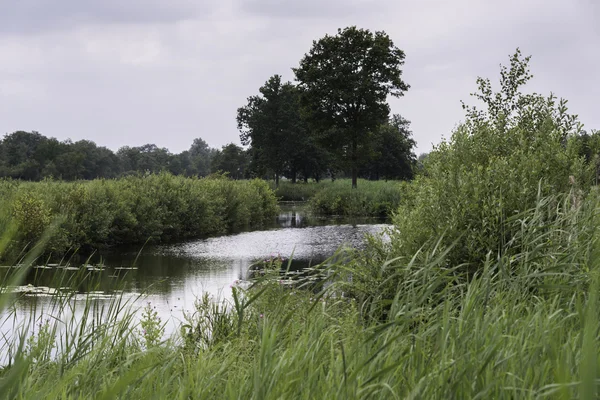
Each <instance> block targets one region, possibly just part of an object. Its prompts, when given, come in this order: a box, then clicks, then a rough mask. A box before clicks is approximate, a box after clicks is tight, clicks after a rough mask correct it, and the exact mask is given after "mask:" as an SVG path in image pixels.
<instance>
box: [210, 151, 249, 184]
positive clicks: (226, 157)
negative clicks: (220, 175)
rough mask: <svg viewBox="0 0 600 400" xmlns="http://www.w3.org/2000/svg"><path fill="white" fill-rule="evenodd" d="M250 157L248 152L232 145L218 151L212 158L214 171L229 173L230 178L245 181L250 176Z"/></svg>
mask: <svg viewBox="0 0 600 400" xmlns="http://www.w3.org/2000/svg"><path fill="white" fill-rule="evenodd" d="M249 164H250V156H249V154H248V151H246V150H244V149H243V148H241V147H240V146H237V145H235V144H233V143H230V144H228V145H226V146H223V148H222V149H221V150H217V151H216V152H215V154H214V156H213V158H212V167H211V169H212V171H221V172H224V173H227V175H228V176H229V177H230V178H233V179H243V178H245V177H246V176H247V175H248V167H249Z"/></svg>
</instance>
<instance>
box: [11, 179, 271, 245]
mask: <svg viewBox="0 0 600 400" xmlns="http://www.w3.org/2000/svg"><path fill="white" fill-rule="evenodd" d="M0 193H3V194H5V197H3V200H4V202H3V204H4V206H5V207H8V208H9V209H10V210H11V211H10V213H11V214H12V217H13V219H14V222H15V223H16V224H17V225H18V226H19V229H18V230H19V233H20V236H19V240H18V241H17V242H14V243H13V246H12V248H13V249H19V251H20V250H22V249H23V246H25V245H26V244H27V243H35V242H36V241H37V240H39V239H40V237H41V236H42V234H43V233H44V231H45V230H46V229H47V228H48V227H49V226H50V224H51V223H53V222H54V221H59V226H58V228H57V229H56V230H55V232H54V234H53V237H52V238H51V239H50V242H49V243H48V247H47V250H48V252H54V253H56V254H61V253H63V252H65V251H67V250H68V249H75V248H87V249H94V248H99V247H104V246H112V245H117V244H129V243H143V242H145V241H146V240H150V241H155V242H157V241H172V240H180V239H185V238H194V237H203V236H209V235H217V234H224V233H228V232H233V231H237V230H240V229H245V228H252V227H261V226H264V225H265V224H268V223H269V222H270V221H272V219H273V218H274V216H275V215H276V213H277V211H278V206H277V200H276V198H275V196H274V194H273V192H272V191H271V190H270V189H269V187H268V185H267V184H266V183H265V182H262V181H258V180H256V181H233V180H230V179H226V178H224V177H216V178H215V177H212V178H205V179H197V178H184V177H179V176H173V175H170V174H167V173H162V174H158V175H145V176H128V177H124V178H121V179H113V180H105V179H99V180H93V181H83V182H57V181H51V180H44V181H42V182H37V183H32V182H17V181H10V180H3V181H0Z"/></svg>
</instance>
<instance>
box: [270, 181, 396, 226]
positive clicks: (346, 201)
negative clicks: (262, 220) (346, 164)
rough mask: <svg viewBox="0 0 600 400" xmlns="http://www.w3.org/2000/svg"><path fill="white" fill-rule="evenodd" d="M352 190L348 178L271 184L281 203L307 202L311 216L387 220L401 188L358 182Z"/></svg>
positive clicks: (394, 207)
mask: <svg viewBox="0 0 600 400" xmlns="http://www.w3.org/2000/svg"><path fill="white" fill-rule="evenodd" d="M358 183H359V184H360V187H359V188H358V189H352V186H351V181H350V179H338V180H335V181H333V182H332V181H320V182H310V183H291V182H287V181H285V182H280V183H279V186H278V187H276V186H275V185H274V184H272V185H271V187H272V188H273V190H274V191H275V195H276V196H277V197H278V198H279V199H280V200H281V201H307V202H308V204H309V208H310V210H311V212H312V213H313V214H315V215H327V216H346V217H377V218H391V216H392V213H393V212H394V211H395V210H396V209H397V208H398V206H399V205H400V198H401V196H402V193H403V188H404V187H405V186H404V185H403V184H402V183H401V182H398V181H388V182H384V181H369V180H364V179H359V180H358Z"/></svg>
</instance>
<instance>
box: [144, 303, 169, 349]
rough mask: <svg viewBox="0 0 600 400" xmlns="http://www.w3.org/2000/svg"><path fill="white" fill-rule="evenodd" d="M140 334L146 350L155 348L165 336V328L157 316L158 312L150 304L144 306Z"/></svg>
mask: <svg viewBox="0 0 600 400" xmlns="http://www.w3.org/2000/svg"><path fill="white" fill-rule="evenodd" d="M140 334H141V336H142V339H143V340H144V343H145V345H146V349H150V348H152V347H155V346H157V345H158V344H159V343H160V342H161V341H162V338H163V336H164V334H165V326H164V324H163V323H162V321H161V319H160V317H159V316H158V312H157V311H156V310H155V309H154V308H152V304H151V303H150V302H148V303H147V304H146V307H144V309H143V312H142V318H141V320H140Z"/></svg>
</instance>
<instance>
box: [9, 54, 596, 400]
mask: <svg viewBox="0 0 600 400" xmlns="http://www.w3.org/2000/svg"><path fill="white" fill-rule="evenodd" d="M528 60H529V59H528V58H523V57H522V56H521V54H520V52H519V51H517V52H516V53H515V54H514V55H513V56H512V57H511V59H510V66H508V67H503V69H502V70H501V80H500V86H501V87H500V91H498V92H494V91H493V90H492V85H491V83H490V81H489V80H486V79H479V80H478V91H477V92H476V93H475V96H476V98H478V99H479V100H481V101H483V104H484V105H485V108H484V109H477V108H472V107H470V106H465V109H466V111H467V114H466V120H465V123H464V124H461V125H460V126H459V127H458V128H457V129H456V130H455V132H454V133H453V135H452V137H451V139H450V140H449V141H447V142H443V143H441V144H440V145H439V146H437V147H436V148H435V149H434V150H433V151H432V152H431V153H430V154H429V156H428V157H427V158H426V160H425V162H424V166H423V169H424V171H423V174H422V175H420V176H419V177H418V178H417V179H416V180H415V181H413V182H411V183H408V184H405V188H403V192H404V193H406V194H405V195H403V196H402V198H401V199H400V200H399V201H400V203H399V206H398V211H397V212H396V213H395V216H394V227H393V229H391V230H390V231H389V232H388V237H389V240H384V237H373V238H370V239H369V242H368V246H367V248H366V250H365V251H363V252H357V251H353V250H347V251H346V252H345V253H343V254H342V253H340V254H338V255H336V256H334V257H333V258H332V259H331V260H329V261H327V262H325V263H323V264H322V265H320V266H318V267H316V268H314V269H313V270H312V271H311V273H310V274H309V275H311V276H308V277H306V278H305V279H304V278H302V279H300V280H296V281H294V282H291V283H290V280H291V278H289V277H287V276H286V275H285V274H283V273H282V272H281V271H282V269H285V262H283V263H282V262H281V261H279V260H278V259H276V260H271V262H265V265H264V266H263V267H264V268H265V269H264V271H265V274H264V278H261V279H257V280H256V281H255V282H254V284H253V286H252V287H251V288H249V289H246V290H242V289H240V288H237V287H234V289H233V298H232V300H231V301H230V302H227V303H218V302H216V303H215V302H211V301H210V300H209V299H208V298H204V299H199V301H198V303H197V305H196V312H195V313H194V314H193V315H190V316H189V319H188V321H187V322H186V323H185V324H184V325H183V326H182V327H181V328H182V329H181V333H180V335H175V336H174V337H172V338H170V339H167V340H165V341H162V342H161V341H160V340H157V336H161V335H160V330H158V331H157V330H156V329H154V328H153V329H152V330H151V332H152V334H151V337H150V338H148V337H146V338H145V339H144V337H145V334H146V335H147V334H148V332H146V333H145V334H144V332H143V331H140V325H139V324H136V323H135V321H134V319H133V318H116V317H114V318H111V319H109V321H105V322H104V323H102V324H94V323H93V319H88V320H86V321H88V322H87V323H84V324H80V325H79V326H77V327H76V328H75V327H73V328H71V329H72V332H74V333H73V335H74V336H69V335H70V334H69V333H68V332H67V333H61V334H60V335H59V340H58V342H54V341H52V340H48V337H49V336H48V335H47V334H46V332H48V330H49V329H51V327H52V326H58V325H59V321H56V322H51V323H50V325H49V326H50V328H47V329H46V330H42V327H43V326H44V325H42V327H40V330H39V331H38V332H39V333H38V334H37V335H36V336H34V337H33V338H32V339H31V346H21V347H19V346H18V343H19V341H18V340H17V341H16V344H17V345H15V346H14V347H13V351H11V352H10V354H11V356H12V358H11V364H10V366H7V367H5V368H4V369H3V370H2V372H0V389H1V390H2V391H3V393H8V394H9V397H12V398H31V397H36V396H37V397H44V396H46V397H47V398H80V397H96V398H115V397H118V396H122V397H127V398H144V397H149V398H189V397H196V398H219V399H220V398H249V399H281V398H307V399H308V398H328V399H329V398H340V399H354V398H356V399H358V398H360V399H364V398H373V399H379V398H397V399H400V398H412V399H447V398H495V399H502V398H506V399H515V398H531V399H534V398H535V399H540V398H559V399H572V398H582V399H593V398H597V395H598V389H599V387H598V382H599V378H600V376H599V372H598V371H600V370H599V366H600V365H599V361H600V359H599V358H598V354H599V353H598V332H599V330H600V312H599V310H600V307H599V306H600V304H599V298H598V291H599V290H600V265H599V260H600V258H599V257H600V247H599V246H600V242H599V239H600V234H599V232H600V231H599V229H600V215H599V213H598V210H600V193H598V189H597V187H595V183H596V182H597V177H596V173H597V159H596V158H595V156H590V157H586V156H585V154H586V151H587V150H585V149H583V143H588V145H589V146H591V147H589V149H588V150H589V153H590V154H592V155H594V154H598V151H597V150H598V149H597V148H593V144H589V142H585V141H584V140H582V138H584V137H585V135H584V133H583V132H582V127H581V125H580V124H579V123H578V121H577V118H576V117H575V116H573V115H570V114H569V113H568V110H567V108H566V103H565V102H564V101H562V100H561V101H558V100H556V99H555V98H554V97H553V96H550V97H543V96H540V95H536V94H532V95H527V94H522V93H521V89H522V85H523V84H524V83H526V82H527V81H528V80H529V79H530V78H531V76H530V74H529V69H528ZM593 135H594V134H592V136H593ZM584 150H585V151H584ZM154 179H160V178H154ZM317 195H318V194H317ZM317 195H315V196H314V197H313V199H314V198H315V197H316V196H317ZM314 277H320V278H326V282H327V283H328V284H327V285H323V284H322V283H323V282H324V281H323V280H322V279H321V280H319V279H317V280H315V279H313V278H314ZM0 299H4V298H0ZM115 301H118V300H115ZM5 304H6V303H0V305H5ZM5 307H6V306H4V308H5ZM143 321H144V324H145V325H143V326H146V327H156V326H157V325H156V323H155V322H156V316H153V315H152V313H151V312H147V313H146V316H145V317H144V320H143ZM84 322H85V321H84ZM52 324H54V325H52ZM98 327H99V328H98ZM77 332H79V333H77ZM22 337H23V338H24V339H25V338H26V335H23V336H22ZM73 338H75V339H76V340H73ZM21 343H24V341H21ZM63 343H65V345H63ZM66 343H69V344H71V345H70V346H68V345H66ZM73 343H75V344H73ZM51 346H55V347H56V349H57V351H56V355H54V356H50V355H51V354H52V352H51V351H50V350H51V349H52V348H53V347H51Z"/></svg>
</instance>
